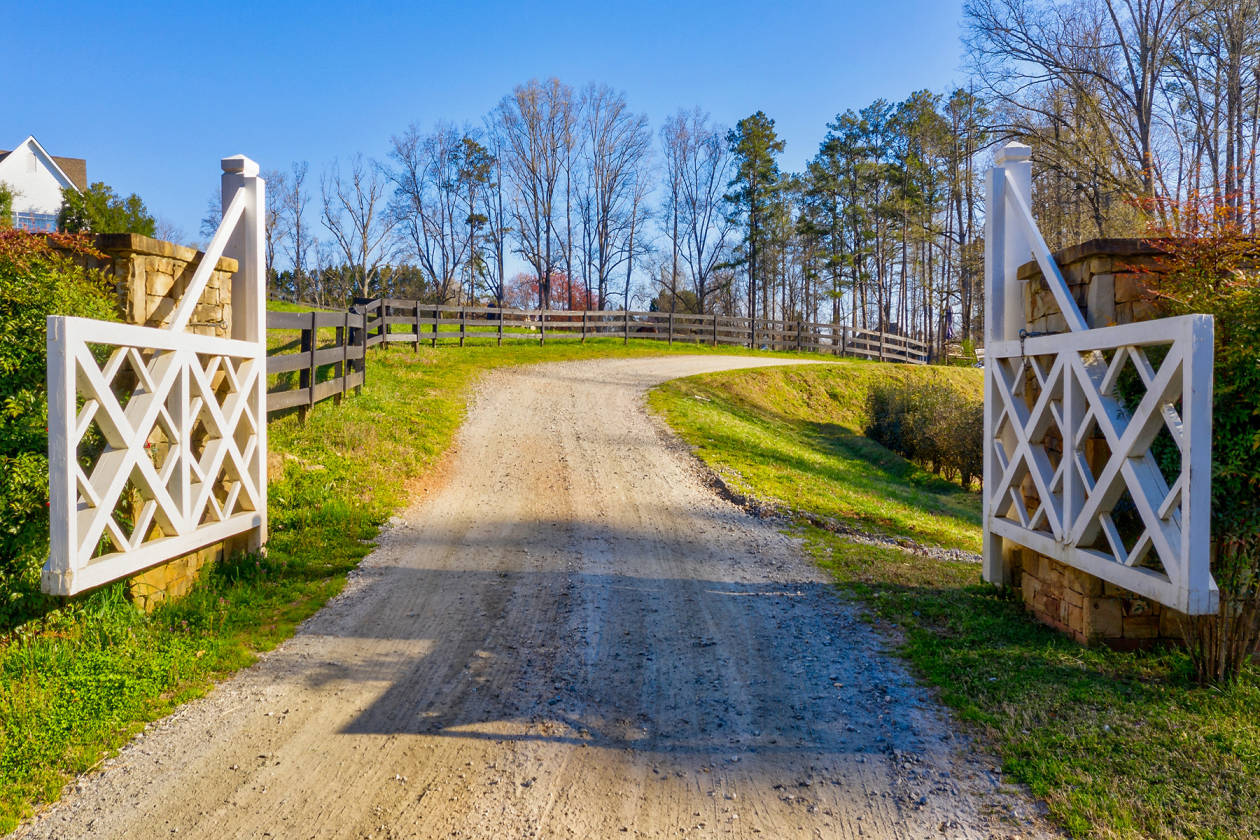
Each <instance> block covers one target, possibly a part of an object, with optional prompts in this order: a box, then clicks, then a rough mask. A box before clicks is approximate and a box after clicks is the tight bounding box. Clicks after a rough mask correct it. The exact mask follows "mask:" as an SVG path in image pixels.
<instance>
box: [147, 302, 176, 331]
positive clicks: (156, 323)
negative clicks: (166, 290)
mask: <svg viewBox="0 0 1260 840" xmlns="http://www.w3.org/2000/svg"><path fill="white" fill-rule="evenodd" d="M145 302H146V306H145V313H144V323H145V324H146V325H148V326H150V327H160V326H162V325H164V324H166V323H167V322H168V321H170V319H171V315H172V314H173V313H174V312H175V301H173V300H172V299H171V298H168V297H162V298H146V299H145Z"/></svg>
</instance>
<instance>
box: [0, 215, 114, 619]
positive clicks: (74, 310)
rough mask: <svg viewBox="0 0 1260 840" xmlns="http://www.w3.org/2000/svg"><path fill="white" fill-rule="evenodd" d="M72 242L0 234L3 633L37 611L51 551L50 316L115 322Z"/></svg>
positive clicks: (81, 250)
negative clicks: (47, 342)
mask: <svg viewBox="0 0 1260 840" xmlns="http://www.w3.org/2000/svg"><path fill="white" fill-rule="evenodd" d="M93 256H101V255H99V254H96V253H95V252H93V251H92V249H91V247H90V246H89V245H88V244H87V241H86V240H85V239H83V238H81V237H76V236H69V235H58V234H53V235H48V236H44V235H40V234H33V233H28V232H26V231H21V230H3V231H0V626H11V625H12V624H13V623H14V622H15V621H19V620H21V619H22V618H23V617H24V616H28V615H30V614H31V612H32V611H33V610H37V609H38V608H39V605H40V603H42V599H41V598H40V596H39V595H38V591H39V568H40V566H41V565H43V562H44V559H45V557H46V556H47V547H48V512H47V505H48V455H47V452H48V420H47V416H48V400H47V393H46V387H45V375H46V370H47V358H46V350H45V335H46V332H47V327H46V317H47V316H48V315H79V316H84V317H90V318H101V319H106V320H118V314H119V313H118V303H117V297H116V296H115V294H114V291H113V288H112V287H111V285H110V283H109V282H108V281H107V280H106V278H105V277H104V276H103V275H102V274H101V272H99V271H95V270H89V269H85V268H83V267H82V265H81V263H82V262H83V258H86V257H93Z"/></svg>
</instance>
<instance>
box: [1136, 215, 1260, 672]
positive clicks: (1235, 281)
mask: <svg viewBox="0 0 1260 840" xmlns="http://www.w3.org/2000/svg"><path fill="white" fill-rule="evenodd" d="M1190 210H1191V212H1188V213H1186V214H1185V215H1186V216H1187V217H1188V218H1189V219H1190V221H1191V224H1190V226H1189V231H1190V235H1186V233H1185V231H1181V232H1170V233H1176V234H1177V235H1175V236H1168V237H1167V238H1161V239H1159V240H1158V242H1157V244H1158V245H1159V246H1160V248H1161V249H1162V250H1164V252H1165V255H1164V256H1163V257H1162V258H1161V259H1160V262H1161V263H1162V265H1160V270H1159V271H1158V272H1153V273H1151V274H1150V275H1148V284H1149V285H1150V286H1151V287H1152V288H1153V290H1154V291H1155V293H1156V294H1157V295H1158V296H1159V297H1160V299H1161V300H1162V302H1163V304H1164V307H1165V308H1166V309H1167V310H1168V311H1169V312H1170V314H1174V315H1176V314H1184V313H1189V312H1203V313H1207V314H1210V315H1212V316H1213V318H1214V319H1215V324H1216V327H1215V329H1216V332H1215V347H1214V350H1215V369H1214V375H1213V386H1212V540H1213V542H1214V543H1215V544H1216V551H1215V552H1214V555H1213V564H1212V574H1213V576H1214V577H1215V579H1216V582H1217V585H1218V586H1219V587H1220V591H1221V608H1220V612H1219V614H1218V615H1216V616H1198V617H1195V618H1193V619H1189V620H1187V621H1185V622H1184V627H1183V630H1184V633H1185V637H1186V642H1187V645H1188V647H1189V649H1190V652H1191V659H1192V660H1193V664H1194V669H1195V676H1196V678H1197V679H1198V680H1199V681H1200V682H1205V683H1214V682H1225V683H1227V682H1232V681H1234V680H1235V679H1236V678H1237V677H1238V675H1239V673H1240V672H1241V670H1242V667H1243V665H1244V664H1245V663H1246V662H1247V660H1248V659H1249V658H1250V655H1251V653H1252V651H1254V650H1255V649H1256V646H1257V643H1258V642H1260V268H1258V266H1260V243H1258V242H1257V241H1256V239H1255V237H1253V236H1250V235H1248V234H1247V233H1246V232H1245V231H1243V229H1242V227H1241V225H1240V224H1239V223H1238V221H1237V220H1236V219H1234V218H1233V217H1232V215H1231V214H1230V213H1229V212H1228V211H1227V209H1226V210H1221V209H1217V210H1212V211H1204V212H1195V211H1194V210H1193V208H1190ZM1165 448H1166V449H1168V450H1170V452H1169V453H1168V454H1169V455H1171V456H1175V458H1164V459H1161V460H1167V461H1173V462H1174V463H1173V464H1172V465H1173V466H1175V465H1176V464H1175V461H1177V460H1179V455H1180V453H1179V452H1177V451H1175V447H1172V446H1171V445H1166V446H1165Z"/></svg>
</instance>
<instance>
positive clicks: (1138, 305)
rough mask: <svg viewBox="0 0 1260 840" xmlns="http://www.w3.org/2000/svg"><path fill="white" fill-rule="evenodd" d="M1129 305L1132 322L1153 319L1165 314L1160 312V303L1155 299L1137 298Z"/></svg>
mask: <svg viewBox="0 0 1260 840" xmlns="http://www.w3.org/2000/svg"><path fill="white" fill-rule="evenodd" d="M1129 307H1130V309H1129V313H1130V314H1129V318H1130V319H1131V321H1132V322H1137V321H1153V320H1155V319H1156V318H1159V317H1160V316H1161V315H1162V314H1163V313H1161V312H1160V309H1159V304H1158V303H1156V302H1155V301H1153V300H1135V301H1133V303H1131V304H1129Z"/></svg>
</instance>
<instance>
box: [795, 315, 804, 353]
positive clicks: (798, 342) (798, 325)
mask: <svg viewBox="0 0 1260 840" xmlns="http://www.w3.org/2000/svg"><path fill="white" fill-rule="evenodd" d="M804 331H805V322H804V321H797V322H796V352H797V353H799V352H801V333H802V332H804Z"/></svg>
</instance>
